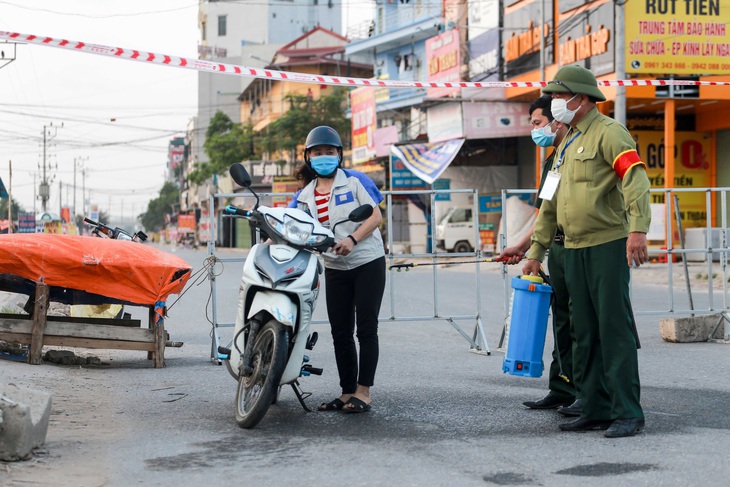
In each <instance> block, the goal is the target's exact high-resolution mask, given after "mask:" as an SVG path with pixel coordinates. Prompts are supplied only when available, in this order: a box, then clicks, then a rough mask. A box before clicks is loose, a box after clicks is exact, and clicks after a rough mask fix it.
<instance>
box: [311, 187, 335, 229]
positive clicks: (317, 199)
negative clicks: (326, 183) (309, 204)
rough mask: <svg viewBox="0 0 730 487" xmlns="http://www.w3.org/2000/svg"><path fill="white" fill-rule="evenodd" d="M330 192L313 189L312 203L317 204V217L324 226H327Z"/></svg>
mask: <svg viewBox="0 0 730 487" xmlns="http://www.w3.org/2000/svg"><path fill="white" fill-rule="evenodd" d="M331 194H332V193H320V192H318V191H316V190H315V191H314V203H315V204H316V205H317V219H318V220H319V222H320V223H321V224H322V225H324V226H329V221H330V214H329V202H330V195H331Z"/></svg>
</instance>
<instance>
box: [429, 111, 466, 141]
mask: <svg viewBox="0 0 730 487" xmlns="http://www.w3.org/2000/svg"><path fill="white" fill-rule="evenodd" d="M426 121H427V131H428V141H429V142H443V141H444V140H449V139H458V138H461V137H464V124H463V121H462V115H461V103H460V102H451V103H443V104H441V105H435V106H432V107H429V108H428V110H427V111H426Z"/></svg>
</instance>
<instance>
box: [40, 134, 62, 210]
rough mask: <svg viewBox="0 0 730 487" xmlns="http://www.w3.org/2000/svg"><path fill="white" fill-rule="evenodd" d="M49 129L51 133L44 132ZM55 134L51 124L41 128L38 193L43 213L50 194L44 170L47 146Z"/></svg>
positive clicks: (46, 162)
mask: <svg viewBox="0 0 730 487" xmlns="http://www.w3.org/2000/svg"><path fill="white" fill-rule="evenodd" d="M51 128H53V133H51V131H50V130H46V129H51ZM61 128H63V122H61ZM57 133H58V128H57V127H54V126H53V122H51V123H50V124H49V125H44V126H43V179H42V180H41V185H40V188H39V191H38V192H39V193H40V196H41V207H42V209H43V211H46V203H47V202H48V199H49V198H50V194H51V192H50V185H49V182H48V173H47V172H46V168H47V167H48V158H47V144H48V142H50V141H51V140H53V139H54V138H55V137H56V134H57ZM49 169H50V168H49Z"/></svg>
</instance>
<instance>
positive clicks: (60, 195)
mask: <svg viewBox="0 0 730 487" xmlns="http://www.w3.org/2000/svg"><path fill="white" fill-rule="evenodd" d="M62 214H63V181H59V182H58V216H61V215H62ZM61 218H63V217H62V216H61Z"/></svg>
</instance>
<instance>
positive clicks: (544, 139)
mask: <svg viewBox="0 0 730 487" xmlns="http://www.w3.org/2000/svg"><path fill="white" fill-rule="evenodd" d="M553 122H555V120H553V121H552V122H550V123H549V124H547V125H545V126H544V127H540V128H539V129H533V130H532V132H530V135H531V136H532V141H533V142H534V143H535V144H537V145H538V146H539V147H551V146H552V145H553V142H555V136H556V135H557V133H555V132H549V129H550V126H551V125H552V124H553Z"/></svg>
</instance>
